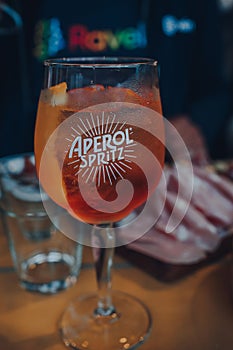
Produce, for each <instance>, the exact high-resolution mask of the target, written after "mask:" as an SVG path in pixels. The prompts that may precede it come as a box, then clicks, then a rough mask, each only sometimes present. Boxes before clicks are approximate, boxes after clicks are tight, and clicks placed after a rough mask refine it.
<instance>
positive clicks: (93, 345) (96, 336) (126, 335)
mask: <svg viewBox="0 0 233 350" xmlns="http://www.w3.org/2000/svg"><path fill="white" fill-rule="evenodd" d="M112 301H113V305H114V307H115V309H116V312H113V313H112V314H111V315H110V316H98V315H97V316H96V314H95V310H96V307H97V302H98V299H97V296H96V295H93V294H91V295H84V296H80V297H79V298H78V299H76V300H74V302H72V303H71V304H70V305H69V306H68V308H67V309H66V310H65V312H64V314H63V316H62V320H61V323H60V330H61V334H62V339H63V341H64V343H65V345H66V346H68V347H70V348H72V349H79V350H87V349H88V350H99V349H101V350H119V349H121V350H125V349H135V348H136V347H137V346H138V345H140V344H142V343H143V342H144V341H145V339H146V338H147V336H148V335H149V332H150V329H151V317H150V313H149V311H148V309H147V308H146V306H144V305H143V304H142V303H141V301H139V300H138V299H136V298H134V297H132V296H130V295H128V294H125V293H122V292H119V291H118V292H116V291H115V292H113V293H112Z"/></svg>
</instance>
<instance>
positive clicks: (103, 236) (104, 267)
mask: <svg viewBox="0 0 233 350" xmlns="http://www.w3.org/2000/svg"><path fill="white" fill-rule="evenodd" d="M92 237H93V239H94V246H95V247H94V248H93V257H94V262H95V269H96V279H97V286H98V305H97V308H96V310H95V315H96V316H111V315H113V314H115V313H116V311H115V308H114V306H113V304H112V293H111V292H112V281H111V270H112V264H113V256H114V246H115V234H114V229H113V228H112V225H111V224H106V225H101V226H95V227H94V229H93V235H92Z"/></svg>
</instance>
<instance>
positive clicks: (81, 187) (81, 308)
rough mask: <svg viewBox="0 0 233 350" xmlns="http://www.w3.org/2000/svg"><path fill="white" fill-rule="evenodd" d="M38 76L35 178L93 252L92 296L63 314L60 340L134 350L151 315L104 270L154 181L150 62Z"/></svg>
mask: <svg viewBox="0 0 233 350" xmlns="http://www.w3.org/2000/svg"><path fill="white" fill-rule="evenodd" d="M44 72H45V75H44V77H45V79H44V84H45V85H44V88H43V89H42V91H41V95H40V99H39V105H38V112H37V120H36V128H35V156H36V164H37V169H38V174H39V179H40V182H41V185H42V187H43V188H44V190H45V191H46V192H47V193H48V195H49V196H50V197H51V198H52V200H53V201H54V202H55V203H57V204H59V206H60V207H62V208H64V209H65V210H66V211H68V212H69V213H70V215H71V217H72V219H74V220H75V221H76V220H77V221H82V222H84V223H86V224H87V225H88V226H89V227H92V230H91V235H90V237H89V238H88V239H87V240H88V241H85V238H86V237H88V235H87V236H85V238H84V240H83V241H82V243H84V244H87V245H90V246H92V247H93V256H94V261H95V266H96V277H97V285H98V293H97V295H95V294H90V295H89V294H85V295H81V296H79V297H78V298H77V299H76V300H74V301H73V302H72V303H70V305H69V306H68V307H67V309H66V310H65V311H64V314H63V316H62V319H61V323H60V329H61V333H62V337H63V341H64V343H65V344H66V345H67V346H70V347H71V348H73V349H108V350H109V349H132V348H135V347H136V346H138V345H139V344H141V343H143V341H144V340H145V339H146V337H147V335H148V334H149V331H150V329H151V317H150V313H149V310H148V309H147V307H146V306H145V305H144V304H143V303H142V302H141V301H139V300H137V299H136V298H135V297H133V296H130V295H128V294H127V293H124V292H120V291H113V290H112V288H111V266H112V261H113V254H114V248H115V247H116V246H118V245H122V244H125V243H127V239H126V241H124V236H123V235H119V237H118V236H117V235H116V227H117V226H119V225H120V223H121V220H123V219H125V218H128V217H130V214H131V213H132V212H133V211H134V209H136V208H139V207H140V206H142V205H143V203H145V202H146V201H147V199H148V198H149V196H150V195H151V193H152V192H153V191H154V190H155V188H156V186H157V185H158V182H159V180H160V177H161V173H162V168H163V162H164V144H163V118H162V117H161V112H162V111H161V101H160V93H159V86H158V65H157V62H156V61H154V60H153V59H149V58H127V57H89V58H85V57H83V58H58V59H49V60H46V61H45V62H44ZM123 221H124V220H123ZM129 221H130V220H129ZM126 222H127V220H126ZM126 225H128V223H126ZM64 233H66V232H64ZM142 234H143V233H142ZM122 237H123V238H122ZM136 238H137V237H135V239H136ZM75 239H77V240H82V239H83V236H82V238H81V237H80V238H77V237H76V238H75Z"/></svg>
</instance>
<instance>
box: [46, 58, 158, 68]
mask: <svg viewBox="0 0 233 350" xmlns="http://www.w3.org/2000/svg"><path fill="white" fill-rule="evenodd" d="M139 65H152V66H158V61H157V60H156V59H153V58H149V57H127V56H83V57H60V58H48V59H46V60H44V66H45V67H52V66H57V67H59V66H64V67H79V68H92V67H96V68H98V67H107V68H110V67H114V68H116V67H121V68H124V67H125V68H129V67H136V66H139Z"/></svg>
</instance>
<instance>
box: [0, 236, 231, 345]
mask: <svg viewBox="0 0 233 350" xmlns="http://www.w3.org/2000/svg"><path fill="white" fill-rule="evenodd" d="M83 254H84V259H83V268H82V270H81V273H80V276H79V279H78V282H77V283H76V284H75V286H73V287H71V288H70V289H68V290H66V291H63V292H60V293H58V294H55V295H50V296H48V295H40V294H33V293H30V292H27V291H24V290H23V289H21V288H20V287H19V286H18V281H17V276H16V274H15V272H14V269H13V268H12V262H11V258H10V256H9V252H8V248H7V242H6V240H5V237H4V234H3V233H2V232H0V349H1V350H13V349H14V350H32V349H33V350H64V349H65V346H64V345H63V343H62V341H61V339H60V335H59V331H58V323H59V319H60V317H61V314H62V311H63V310H64V308H65V307H66V305H67V304H68V303H69V301H70V300H72V299H73V298H75V297H76V296H78V295H79V294H81V293H87V292H90V291H95V290H96V284H95V275H94V270H93V265H92V257H91V253H90V249H89V248H86V247H85V248H84V252H83ZM231 265H232V266H233V264H232V257H231V256H226V257H225V258H224V259H221V261H219V262H218V263H215V264H211V265H210V266H207V267H204V268H202V269H200V270H199V271H196V272H195V273H193V274H192V275H189V276H188V277H185V278H183V279H181V280H179V281H176V282H169V283H162V282H159V281H158V280H156V278H155V277H153V276H152V275H149V274H147V273H145V272H144V271H143V269H141V268H140V269H139V268H137V267H135V266H133V265H131V264H129V263H128V262H126V261H125V260H124V259H123V258H121V257H119V256H116V259H115V265H114V271H113V288H114V289H120V290H122V291H125V292H127V293H130V294H132V295H134V296H136V297H139V298H140V299H141V300H142V301H143V302H144V303H145V304H147V306H148V307H149V309H150V310H151V314H152V318H153V327H152V331H151V334H150V337H149V338H148V340H147V341H146V342H145V343H144V344H143V345H142V346H141V347H140V349H142V350H218V349H219V350H232V349H233V293H232V291H231V286H230V281H231V280H232V281H233V276H232V277H231ZM97 350H101V349H97ZM109 350H111V349H109Z"/></svg>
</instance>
